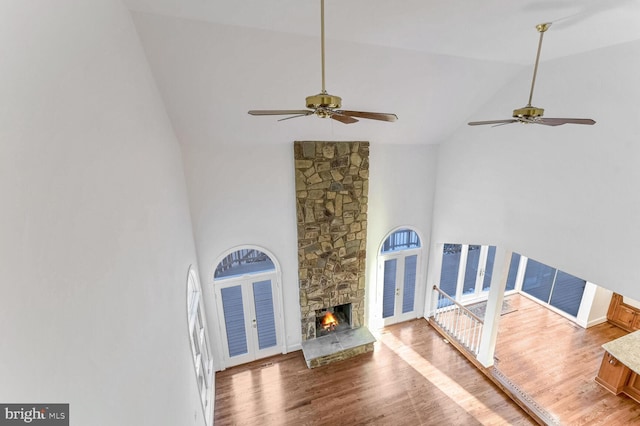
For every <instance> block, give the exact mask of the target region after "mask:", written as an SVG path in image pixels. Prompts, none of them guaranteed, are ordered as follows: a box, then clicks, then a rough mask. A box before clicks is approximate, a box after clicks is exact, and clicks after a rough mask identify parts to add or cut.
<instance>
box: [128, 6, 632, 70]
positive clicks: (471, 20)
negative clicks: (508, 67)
mask: <svg viewBox="0 0 640 426" xmlns="http://www.w3.org/2000/svg"><path fill="white" fill-rule="evenodd" d="M125 3H126V4H127V5H128V7H129V8H130V9H131V10H134V11H140V12H148V13H156V14H160V15H167V16H173V17H182V18H190V19H197V20H204V21H210V22H215V23H221V24H228V25H236V26H241V27H252V28H259V29H266V30H273V31H278V32H283V33H294V34H304V35H319V32H320V30H319V27H320V24H319V15H320V1H319V0H125ZM325 8H326V9H325V16H326V31H327V38H330V39H335V40H345V41H352V42H358V43H365V44H373V45H380V46H387V47H395V48H402V49H410V50H417V51H423V52H430V53H437V54H445V55H453V56H462V57H468V58H474V59H485V60H495V61H502V62H510V63H516V64H530V63H532V62H533V61H534V59H535V51H536V46H537V38H538V34H537V32H536V30H535V25H536V24H538V23H541V22H553V23H554V25H553V26H552V28H551V30H549V32H548V33H547V35H546V36H545V46H544V48H543V54H542V58H541V59H542V60H546V59H553V58H557V57H561V56H567V55H572V54H576V53H581V52H585V51H588V50H592V49H597V48H601V47H606V46H610V45H614V44H618V43H624V42H627V41H632V40H637V39H640V0H537V1H534V0H524V1H514V0H484V1H478V0H402V1H391V0H386V1H381V0H342V1H338V0H326V2H325Z"/></svg>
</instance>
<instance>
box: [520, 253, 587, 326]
mask: <svg viewBox="0 0 640 426" xmlns="http://www.w3.org/2000/svg"><path fill="white" fill-rule="evenodd" d="M586 284H587V283H586V281H585V280H583V279H581V278H578V277H575V276H573V275H571V274H568V273H566V272H563V271H560V270H558V269H555V268H552V267H551V266H547V265H545V264H543V263H540V262H538V261H535V260H533V259H527V267H526V270H525V273H524V282H523V283H522V291H523V292H525V293H527V294H529V295H531V296H533V297H535V298H536V299H538V300H540V301H541V302H543V303H545V304H548V305H550V306H553V307H554V308H557V309H559V310H561V311H563V312H565V313H567V314H569V315H571V316H574V317H575V316H576V315H577V314H578V309H579V308H580V303H581V302H582V295H583V294H584V288H585V286H586Z"/></svg>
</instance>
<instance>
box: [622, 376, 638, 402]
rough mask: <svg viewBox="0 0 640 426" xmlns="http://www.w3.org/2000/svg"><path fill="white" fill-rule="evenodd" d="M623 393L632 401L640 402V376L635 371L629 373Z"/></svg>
mask: <svg viewBox="0 0 640 426" xmlns="http://www.w3.org/2000/svg"><path fill="white" fill-rule="evenodd" d="M624 393H626V394H627V395H628V396H629V397H631V398H632V399H633V400H634V401H636V402H640V376H638V375H637V374H636V373H631V375H630V376H629V381H628V382H627V386H625V388H624Z"/></svg>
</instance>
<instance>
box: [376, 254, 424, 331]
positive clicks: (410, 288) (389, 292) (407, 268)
mask: <svg viewBox="0 0 640 426" xmlns="http://www.w3.org/2000/svg"><path fill="white" fill-rule="evenodd" d="M419 254H420V250H419V249H418V250H403V251H400V252H395V253H391V254H386V255H381V256H380V257H379V261H378V268H379V269H380V270H379V271H378V272H379V276H381V277H382V321H383V325H389V324H395V323H397V322H401V321H407V320H410V319H414V318H416V309H417V306H416V282H417V278H418V277H417V274H418V270H419V269H418V268H419V260H420V256H419Z"/></svg>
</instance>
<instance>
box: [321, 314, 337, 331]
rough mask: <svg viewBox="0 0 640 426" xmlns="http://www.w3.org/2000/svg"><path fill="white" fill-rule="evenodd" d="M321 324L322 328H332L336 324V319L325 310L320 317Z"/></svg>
mask: <svg viewBox="0 0 640 426" xmlns="http://www.w3.org/2000/svg"><path fill="white" fill-rule="evenodd" d="M321 324H322V328H323V329H325V330H333V329H334V328H336V327H337V326H338V320H337V319H336V317H335V316H334V315H333V314H332V313H331V312H327V313H326V314H324V317H322V322H321Z"/></svg>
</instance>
